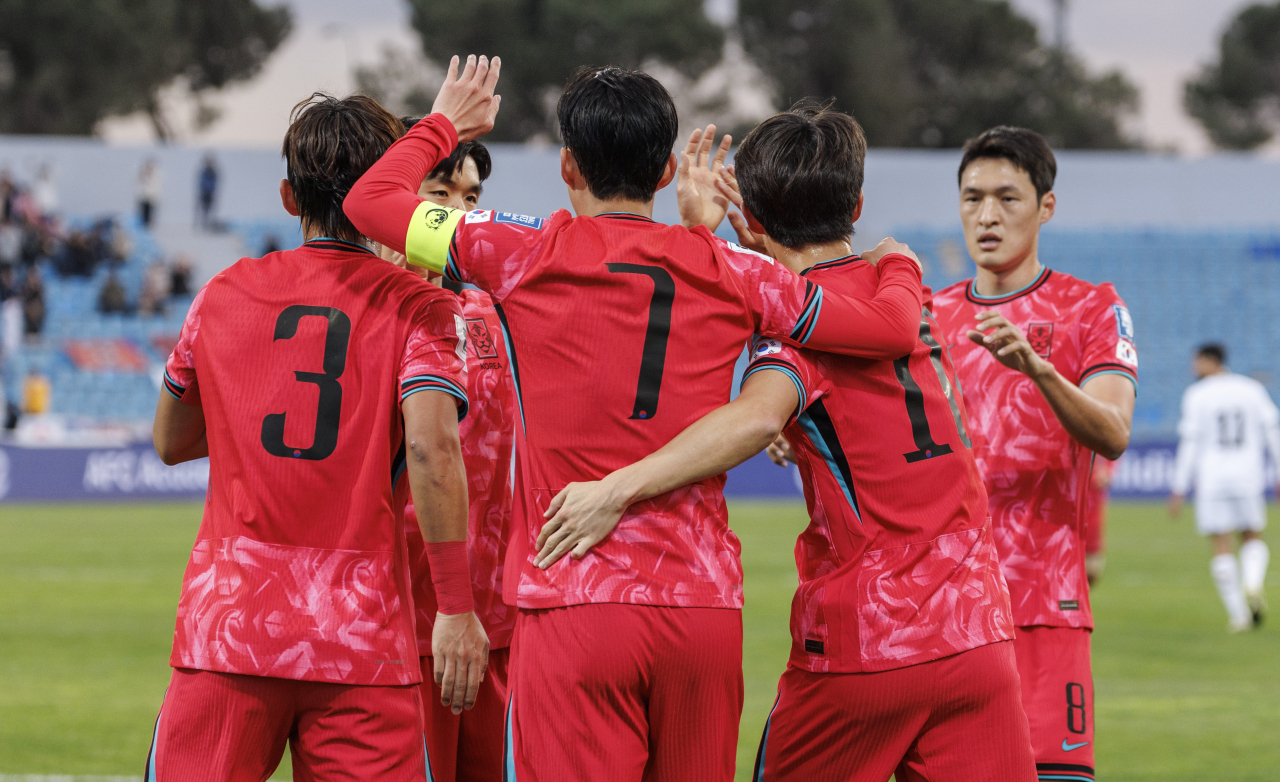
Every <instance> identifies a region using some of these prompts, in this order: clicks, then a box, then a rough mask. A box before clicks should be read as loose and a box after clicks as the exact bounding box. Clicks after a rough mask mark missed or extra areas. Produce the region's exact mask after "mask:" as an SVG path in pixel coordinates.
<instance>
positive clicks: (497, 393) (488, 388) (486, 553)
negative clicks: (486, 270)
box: [405, 290, 518, 656]
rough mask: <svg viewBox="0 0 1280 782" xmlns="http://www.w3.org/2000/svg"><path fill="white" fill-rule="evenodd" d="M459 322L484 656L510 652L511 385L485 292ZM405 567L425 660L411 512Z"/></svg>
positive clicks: (432, 616) (422, 562) (470, 547)
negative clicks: (506, 564)
mask: <svg viewBox="0 0 1280 782" xmlns="http://www.w3.org/2000/svg"><path fill="white" fill-rule="evenodd" d="M459 298H460V299H461V303H462V316H463V318H465V319H466V323H467V399H468V400H469V401H470V403H471V409H470V410H469V411H468V412H467V417H466V419H465V420H463V421H462V423H461V424H459V425H458V434H459V436H460V437H461V438H462V459H463V461H464V462H465V463H466V466H467V495H468V497H467V499H468V501H469V508H468V518H467V559H468V561H469V562H470V564H471V591H472V594H473V595H474V597H475V606H476V615H477V616H479V617H480V622H481V623H482V624H483V625H484V630H485V633H486V634H488V636H489V648H490V649H502V648H504V647H507V646H510V645H511V634H512V631H513V630H514V629H515V624H516V609H515V607H514V606H509V605H507V604H506V603H505V602H503V600H502V568H503V560H504V559H505V557H506V555H507V538H508V536H509V535H510V534H511V480H512V475H513V473H514V469H515V465H514V459H515V430H516V426H517V425H518V423H517V420H516V418H517V416H518V413H517V411H516V391H515V388H516V387H515V380H514V378H513V377H512V375H511V370H510V368H509V367H508V363H509V360H508V358H507V346H506V343H505V342H504V341H503V339H502V324H501V322H500V321H499V320H498V313H497V311H496V310H495V309H494V308H493V300H492V299H490V298H489V295H488V294H487V293H481V292H480V291H477V290H464V291H463V292H462V294H461V296H460V297H459ZM405 529H406V530H407V531H408V534H409V566H410V571H411V572H412V574H413V603H414V607H415V609H416V612H417V626H418V653H419V654H421V655H423V656H427V655H430V654H431V628H432V627H433V626H434V625H435V620H436V593H435V589H434V587H433V586H432V584H431V569H430V567H429V565H428V563H427V556H426V549H425V547H424V546H423V544H422V533H421V531H420V530H419V529H418V521H417V518H416V517H415V516H414V515H413V505H409V507H408V508H406V509H405Z"/></svg>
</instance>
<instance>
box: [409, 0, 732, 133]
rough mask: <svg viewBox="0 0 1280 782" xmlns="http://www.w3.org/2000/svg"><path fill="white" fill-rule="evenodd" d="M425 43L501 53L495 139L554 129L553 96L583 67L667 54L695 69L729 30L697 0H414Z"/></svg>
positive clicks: (635, 64) (439, 49)
mask: <svg viewBox="0 0 1280 782" xmlns="http://www.w3.org/2000/svg"><path fill="white" fill-rule="evenodd" d="M409 5H410V6H411V8H412V9H413V26H414V27H415V28H416V29H417V31H418V33H419V35H421V37H422V46H423V50H424V51H425V52H426V53H427V56H428V57H431V58H432V59H433V60H435V61H436V62H437V63H439V64H441V65H447V64H448V61H449V58H450V57H451V56H453V55H454V54H460V55H462V56H466V55H467V54H470V53H475V54H488V55H495V54H496V55H499V56H501V57H502V64H503V71H502V81H501V82H500V83H499V85H498V92H499V93H500V94H501V95H502V115H501V117H500V118H499V120H498V125H497V127H496V128H495V129H494V132H493V140H495V141H523V140H526V139H529V138H531V137H534V136H537V135H539V134H545V135H547V136H549V137H551V138H555V137H556V123H555V103H556V99H557V98H558V97H559V93H560V90H561V89H562V88H563V87H564V83H565V81H567V80H568V78H569V75H570V74H572V73H573V71H574V70H575V69H577V68H578V66H580V65H592V64H594V65H620V66H623V67H626V68H639V67H640V66H642V65H643V64H645V63H646V62H649V61H659V62H662V63H664V64H666V65H668V66H671V67H673V68H675V69H677V70H679V71H680V72H682V73H684V74H686V75H693V74H695V73H697V72H698V71H701V70H702V69H705V68H708V67H710V66H712V65H714V64H715V63H716V62H718V61H719V60H720V53H721V51H722V50H723V47H724V30H723V28H721V27H720V26H719V25H717V24H715V23H714V22H712V21H711V20H710V19H708V18H707V16H706V14H705V13H704V12H703V8H702V3H701V2H697V1H696V0H695V1H694V2H690V0H471V1H470V2H462V3H460V2H457V0H409Z"/></svg>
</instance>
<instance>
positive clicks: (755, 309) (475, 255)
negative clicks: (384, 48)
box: [344, 115, 920, 608]
mask: <svg viewBox="0 0 1280 782" xmlns="http://www.w3.org/2000/svg"><path fill="white" fill-rule="evenodd" d="M454 143H456V135H454V134H453V128H452V126H450V125H449V123H448V121H447V120H445V119H444V118H443V117H440V116H439V115H432V116H431V117H429V118H427V119H426V120H424V121H423V122H420V123H419V124H418V125H417V126H415V127H414V128H413V129H412V130H411V131H410V132H409V133H408V134H406V135H405V136H404V137H403V138H401V139H400V140H399V141H397V142H396V144H395V145H393V146H392V147H391V149H389V150H388V151H387V153H386V154H385V155H384V156H383V157H382V158H381V159H380V160H379V161H378V162H377V163H376V164H374V166H373V167H371V168H370V169H369V171H368V172H367V173H366V174H365V176H364V177H362V178H361V180H360V181H359V182H358V183H357V184H356V185H355V187H353V188H352V190H351V194H350V195H349V196H348V197H347V201H346V203H345V204H344V208H345V209H346V211H347V214H348V215H349V216H350V217H351V219H352V222H353V223H355V225H356V226H357V227H358V228H360V230H361V231H363V232H364V233H365V235H367V236H370V237H372V238H376V239H377V240H378V241H381V242H383V243H384V244H387V245H388V246H390V247H392V248H393V249H396V250H400V249H406V250H407V256H408V258H409V261H410V262H411V263H416V264H419V265H424V266H428V267H431V268H436V269H443V270H444V271H445V273H446V275H447V276H449V277H451V278H453V279H456V280H461V281H463V282H470V283H474V284H475V285H477V286H478V287H479V288H481V289H482V290H484V291H487V292H488V293H489V294H490V295H491V296H492V297H493V300H494V305H495V308H496V309H497V312H498V316H499V318H500V320H501V321H502V325H503V331H504V333H503V338H504V339H505V340H506V343H507V349H508V352H509V354H510V356H511V370H512V373H513V374H514V376H515V382H516V396H517V402H518V404H519V413H520V421H521V426H520V427H519V430H518V433H517V440H516V443H517V446H516V450H517V459H516V462H517V468H516V476H515V495H514V509H513V528H514V529H513V532H512V538H511V545H510V548H509V549H508V553H507V570H506V574H507V578H505V579H504V583H503V588H504V594H505V596H506V599H507V602H509V603H513V604H516V605H519V606H520V607H522V608H552V607H557V606H565V605H575V604H582V603H631V604H641V605H658V606H680V607H709V608H740V607H741V605H742V566H741V563H740V560H739V548H740V547H739V544H738V540H737V538H736V537H735V536H734V534H733V533H732V532H731V531H730V530H729V527H728V523H727V522H728V513H727V511H726V508H725V503H724V497H723V494H722V493H721V489H722V487H723V485H724V476H723V475H720V476H716V477H714V478H709V479H707V480H704V481H701V482H699V483H696V484H693V485H690V486H685V487H683V488H680V489H677V490H675V491H673V492H670V493H668V494H665V495H662V496H659V497H655V498H653V499H650V500H648V501H645V502H641V503H637V504H635V505H632V506H631V508H630V509H629V510H628V512H627V514H626V515H624V516H623V518H622V520H621V521H620V522H619V523H618V526H617V527H616V529H615V530H614V531H613V533H612V535H610V536H609V537H608V538H606V539H605V540H604V541H602V542H601V543H600V544H598V545H597V546H596V547H595V548H593V549H592V550H591V551H590V552H589V553H588V554H586V555H585V556H584V557H583V558H582V559H581V560H575V559H573V558H569V557H566V558H564V559H562V560H560V561H559V562H557V563H556V564H554V565H553V566H552V567H551V568H549V569H548V570H545V571H544V570H541V569H539V568H537V567H535V566H534V565H533V554H534V553H535V551H534V542H535V540H536V538H537V535H538V533H539V531H540V530H541V528H542V525H543V523H544V519H543V516H542V514H543V512H544V511H545V510H546V508H547V506H548V504H549V503H550V501H551V498H552V497H554V496H555V494H556V493H557V492H559V491H560V489H562V488H563V487H564V486H565V485H566V484H568V483H570V482H573V481H584V480H594V479H598V478H601V477H603V476H605V475H607V474H608V473H610V472H612V471H613V470H616V469H618V468H620V467H623V466H625V465H627V464H631V463H632V462H635V461H637V460H638V459H640V458H643V457H644V456H646V455H648V454H649V453H652V452H653V451H655V450H657V449H658V448H660V447H662V446H663V445H665V444H666V443H667V442H668V441H670V440H671V439H672V438H673V437H675V436H676V435H677V434H679V433H680V432H681V431H683V430H684V429H685V428H686V427H687V426H689V425H690V424H692V423H693V422H694V421H696V420H698V419H699V418H701V417H702V416H703V415H705V414H706V413H709V412H710V411H712V410H714V409H715V408H717V407H720V406H721V405H724V404H725V403H727V402H728V401H729V394H730V389H731V386H732V382H733V370H734V364H735V362H736V361H737V358H738V356H739V355H740V354H741V352H742V346H743V345H744V344H745V343H746V341H747V339H748V338H749V337H750V336H751V334H752V333H759V334H762V335H766V336H774V337H778V338H782V339H787V340H791V341H794V342H796V343H799V344H805V343H807V344H810V345H812V346H814V347H820V348H822V349H843V350H844V351H845V352H850V351H858V350H865V351H866V352H868V353H869V354H873V355H880V354H887V355H898V352H897V351H900V350H901V349H902V346H903V345H904V344H910V343H911V342H912V341H913V340H914V338H915V330H916V324H917V323H918V321H919V312H920V309H919V306H920V283H919V270H918V268H917V267H916V265H915V264H914V263H912V262H911V261H910V260H909V259H908V258H905V257H903V256H894V255H890V256H886V257H885V259H884V260H883V261H882V262H881V264H880V267H879V269H880V271H879V275H880V276H879V287H878V288H877V296H876V298H875V299H873V300H871V301H867V300H864V299H858V300H854V299H849V298H847V297H843V296H841V295H840V294H834V295H831V296H825V297H824V293H823V291H822V288H821V287H820V286H817V285H814V284H813V283H811V282H809V281H807V280H805V279H804V278H802V277H799V276H798V275H795V274H793V273H792V272H790V271H789V270H787V269H786V268H785V267H783V266H781V265H780V264H776V263H774V262H773V261H772V259H770V258H767V257H765V256H762V255H759V254H756V253H753V252H750V251H747V250H744V249H743V248H741V247H738V246H736V245H733V244H730V243H728V242H724V241H722V240H720V239H717V238H715V237H714V236H712V235H711V233H710V232H709V231H707V230H706V229H705V228H701V227H699V228H697V229H695V230H692V231H691V230H687V229H685V228H683V227H680V226H668V225H662V224H659V223H656V222H654V221H652V220H650V219H648V218H646V217H641V216H637V215H634V214H605V215H599V216H589V217H576V218H575V217H572V216H571V215H570V214H569V213H568V212H565V211H560V212H557V213H555V214H554V215H552V216H551V217H550V218H549V219H546V220H544V219H541V218H534V217H524V216H521V215H513V214H509V213H505V212H493V211H476V212H471V213H468V214H466V215H465V216H464V215H463V213H461V212H457V211H456V210H449V209H446V208H443V207H439V206H436V205H434V204H431V203H429V202H424V201H423V200H422V199H421V198H419V197H418V196H417V195H416V192H415V191H416V188H417V183H418V182H421V181H422V178H423V177H424V176H425V175H426V173H427V172H429V171H430V170H431V168H432V166H434V165H435V162H436V160H438V159H440V158H442V157H444V156H446V155H448V154H449V151H450V149H452V146H453V144H454Z"/></svg>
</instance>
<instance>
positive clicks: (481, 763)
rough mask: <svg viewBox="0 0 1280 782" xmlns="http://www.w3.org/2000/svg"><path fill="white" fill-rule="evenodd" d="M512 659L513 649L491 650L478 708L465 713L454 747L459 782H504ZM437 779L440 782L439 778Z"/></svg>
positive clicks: (477, 696) (478, 694) (479, 694)
mask: <svg viewBox="0 0 1280 782" xmlns="http://www.w3.org/2000/svg"><path fill="white" fill-rule="evenodd" d="M510 656H511V650H510V649H506V648H504V649H493V650H490V652H489V666H488V667H487V668H486V669H485V673H484V681H483V682H481V683H480V691H479V693H477V694H476V704H475V706H474V707H472V708H471V710H470V711H464V712H462V717H461V720H460V728H459V733H458V737H457V741H456V744H455V746H456V747H457V773H456V777H455V779H456V780H457V782H502V741H503V734H504V732H505V730H506V713H507V664H508V661H509V660H510ZM428 751H430V745H429V744H428ZM433 768H434V766H433ZM436 779H437V782H440V778H439V777H437V778H436Z"/></svg>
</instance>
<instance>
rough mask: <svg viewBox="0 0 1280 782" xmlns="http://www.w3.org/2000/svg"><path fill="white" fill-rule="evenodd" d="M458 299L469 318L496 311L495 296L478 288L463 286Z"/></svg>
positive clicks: (483, 315)
mask: <svg viewBox="0 0 1280 782" xmlns="http://www.w3.org/2000/svg"><path fill="white" fill-rule="evenodd" d="M458 300H459V301H460V302H461V304H462V312H463V313H464V314H465V315H466V316H467V317H468V318H481V317H485V316H487V315H490V314H493V313H495V312H496V311H495V309H494V306H493V297H492V296H490V295H489V294H487V293H485V292H484V291H482V290H480V289H478V288H463V289H462V292H461V293H459V294H458Z"/></svg>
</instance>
